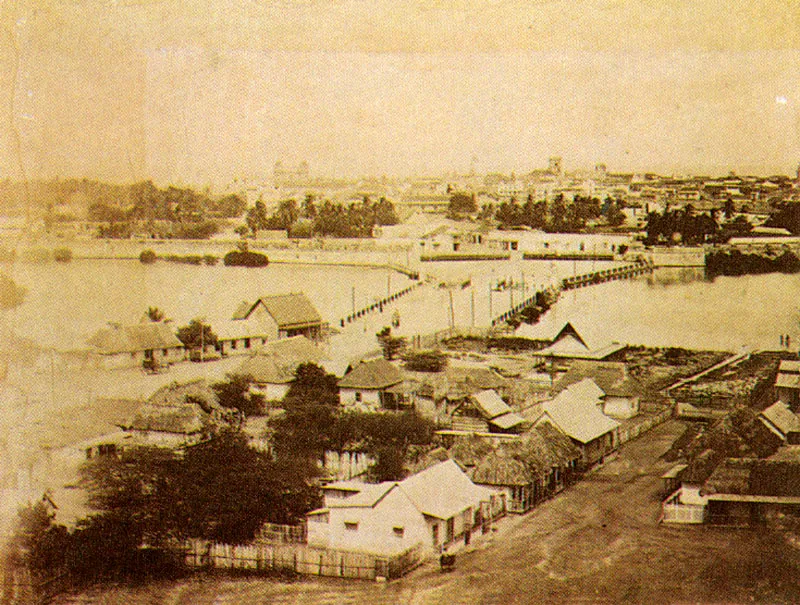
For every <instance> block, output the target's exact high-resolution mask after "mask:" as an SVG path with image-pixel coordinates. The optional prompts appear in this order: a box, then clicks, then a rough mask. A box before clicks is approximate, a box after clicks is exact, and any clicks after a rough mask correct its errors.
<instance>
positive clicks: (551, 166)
mask: <svg viewBox="0 0 800 605" xmlns="http://www.w3.org/2000/svg"><path fill="white" fill-rule="evenodd" d="M547 171H548V172H549V173H550V174H556V175H558V176H561V174H562V171H563V167H562V166H561V157H560V156H553V157H551V158H550V159H549V160H548V165H547Z"/></svg>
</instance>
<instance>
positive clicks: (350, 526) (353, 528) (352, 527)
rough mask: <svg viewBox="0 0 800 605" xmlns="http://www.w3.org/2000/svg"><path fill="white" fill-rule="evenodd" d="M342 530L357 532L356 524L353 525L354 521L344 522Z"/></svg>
mask: <svg viewBox="0 0 800 605" xmlns="http://www.w3.org/2000/svg"><path fill="white" fill-rule="evenodd" d="M344 528H345V529H346V530H347V531H358V523H355V522H354V521H345V522H344Z"/></svg>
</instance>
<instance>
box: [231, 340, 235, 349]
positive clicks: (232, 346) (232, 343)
mask: <svg viewBox="0 0 800 605" xmlns="http://www.w3.org/2000/svg"><path fill="white" fill-rule="evenodd" d="M231 349H234V350H235V349H236V341H235V340H232V341H231Z"/></svg>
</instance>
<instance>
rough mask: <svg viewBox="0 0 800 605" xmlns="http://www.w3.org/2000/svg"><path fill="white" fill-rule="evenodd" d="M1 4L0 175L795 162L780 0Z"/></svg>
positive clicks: (799, 111) (785, 22)
mask: <svg viewBox="0 0 800 605" xmlns="http://www.w3.org/2000/svg"><path fill="white" fill-rule="evenodd" d="M0 19H1V20H2V25H3V32H2V33H3V36H2V40H0V93H2V102H0V178H2V177H6V176H12V177H19V176H21V175H25V176H27V177H29V178H34V177H52V176H56V175H58V176H62V177H84V176H85V177H90V178H100V179H106V180H113V181H120V182H127V181H132V180H135V179H143V178H153V179H154V180H156V181H157V182H159V183H168V182H175V183H185V184H206V183H212V182H213V183H216V184H218V185H221V184H224V183H226V182H228V181H230V180H231V179H233V178H235V177H269V176H270V175H271V172H272V166H273V164H274V162H275V161H276V160H278V159H281V160H283V161H284V163H287V164H291V163H296V162H299V161H301V160H307V161H308V162H309V164H310V166H311V171H312V174H315V175H323V174H335V175H362V174H377V175H380V174H399V175H404V174H409V173H412V172H415V173H438V172H442V171H449V170H458V171H466V170H468V169H469V168H470V166H471V165H474V167H475V168H476V170H478V171H479V172H485V171H495V170H499V171H506V172H508V171H512V170H513V171H517V172H523V171H527V170H530V169H532V168H535V167H539V166H543V165H545V164H546V162H547V157H548V156H549V155H561V156H563V158H564V163H565V165H566V167H567V168H572V167H591V166H593V165H594V164H595V163H597V162H604V163H606V164H607V165H608V166H609V169H610V170H619V171H635V170H644V169H649V170H656V171H661V172H679V173H685V172H694V173H698V172H713V173H717V172H723V171H727V170H729V169H735V170H738V171H740V172H759V173H775V172H782V173H790V172H793V171H794V170H795V168H796V166H797V164H798V162H800V3H798V2H795V1H793V0H783V1H779V0H764V1H760V2H755V1H753V2H739V3H737V2H731V1H730V0H728V1H721V0H720V1H717V0H709V1H701V2H683V1H676V0H672V1H670V0H653V1H639V2H625V1H612V0H588V1H579V0H568V1H559V0H553V1H539V2H536V1H502V0H494V1H487V2H467V1H456V0H451V1H447V2H444V1H442V2H437V1H433V0H431V1H427V2H422V1H417V2H411V1H406V2H403V1H402V0H388V1H386V0H372V1H367V0H343V1H339V0H331V1H328V2H315V1H313V0H283V1H280V0H273V1H267V0H259V1H257V0H252V1H249V2H248V1H240V2H228V1H224V0H205V1H191V2H190V1H179V0H174V1H158V0H129V1H126V0H116V1H115V0H103V1H92V0H60V1H59V0H52V1H50V0H36V1H32V0H31V1H26V0H20V1H18V2H0Z"/></svg>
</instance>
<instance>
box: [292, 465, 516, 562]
mask: <svg viewBox="0 0 800 605" xmlns="http://www.w3.org/2000/svg"><path fill="white" fill-rule="evenodd" d="M325 492H326V495H325V506H324V507H323V508H320V509H318V510H315V511H312V512H310V513H308V515H307V526H308V543H309V545H312V546H321V547H326V548H338V549H346V550H356V551H361V552H368V553H375V554H394V553H398V552H402V551H404V550H407V549H408V548H411V547H414V546H417V545H419V546H421V547H423V548H424V549H426V550H428V551H429V552H438V551H439V550H440V549H441V548H443V547H446V546H448V545H450V544H453V543H454V542H455V541H456V540H459V539H463V540H464V541H465V543H468V542H469V539H470V536H471V535H472V533H473V532H475V531H476V530H478V529H480V528H481V527H483V524H484V521H485V520H486V519H487V518H490V517H491V511H492V510H493V508H492V506H493V504H494V505H495V506H496V504H497V502H498V501H499V500H501V499H502V496H501V495H499V494H498V493H496V492H494V491H493V490H490V489H488V488H485V487H480V486H478V485H475V484H474V483H472V481H470V479H469V477H467V475H466V474H465V473H464V471H462V470H461V468H459V466H458V465H457V464H456V463H455V462H453V461H452V460H446V461H444V462H440V463H438V464H436V465H434V466H431V467H430V468H427V469H425V470H424V471H422V472H420V473H417V474H415V475H412V476H411V477H408V478H407V479H404V480H403V481H399V482H398V481H387V482H383V483H378V484H357V483H354V482H342V483H338V484H331V485H328V486H326V488H325Z"/></svg>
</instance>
